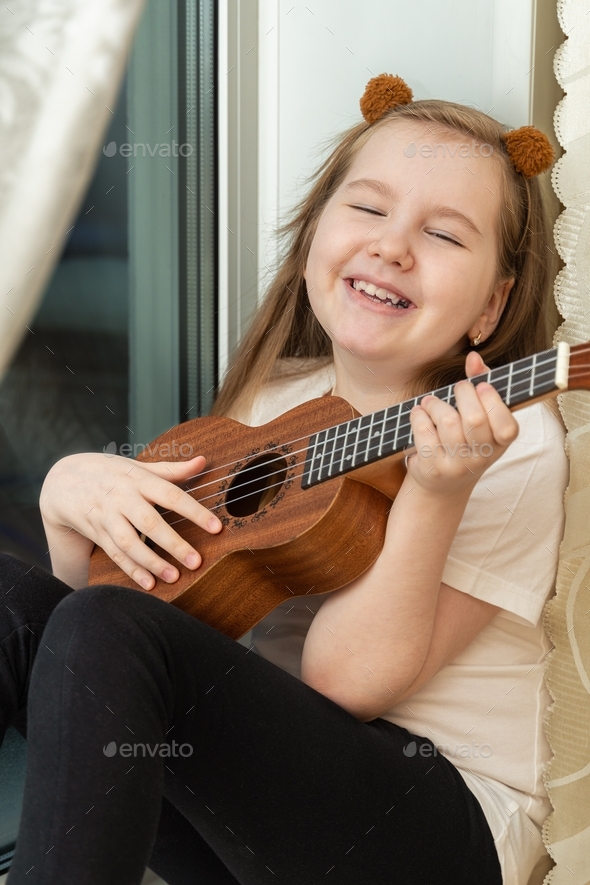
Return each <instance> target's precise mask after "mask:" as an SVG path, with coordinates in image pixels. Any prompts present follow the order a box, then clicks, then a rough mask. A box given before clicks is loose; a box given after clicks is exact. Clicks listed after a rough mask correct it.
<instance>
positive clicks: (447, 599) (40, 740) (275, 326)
mask: <svg viewBox="0 0 590 885" xmlns="http://www.w3.org/2000/svg"><path fill="white" fill-rule="evenodd" d="M411 97H412V96H411V92H410V90H409V89H408V87H407V86H406V84H404V83H403V81H401V80H399V78H393V77H389V76H387V75H382V76H381V77H379V78H376V79H375V80H373V81H371V82H370V83H369V85H368V87H367V91H366V93H365V96H364V97H363V100H362V102H361V108H362V110H363V114H364V117H365V121H364V122H363V123H361V124H359V125H357V126H354V127H353V128H352V129H351V130H350V131H349V132H347V133H345V135H344V137H342V138H341V139H340V140H339V143H338V144H337V145H336V147H335V149H334V150H333V152H332V154H331V156H330V157H329V158H328V160H327V161H326V162H325V163H324V164H323V166H322V167H321V168H320V170H319V171H318V173H317V176H316V178H315V182H314V183H313V186H312V188H311V190H310V193H309V195H308V196H307V197H306V199H304V200H303V202H302V204H301V205H300V206H299V208H298V209H297V210H296V212H295V213H294V216H293V218H292V219H291V221H290V222H289V224H288V225H287V226H286V227H285V228H284V233H286V234H287V235H288V236H289V240H288V247H287V250H286V252H285V255H284V258H283V260H282V263H281V265H280V267H279V269H278V272H277V274H276V277H275V279H274V281H273V282H272V284H271V286H270V288H269V291H268V293H267V297H266V299H265V301H264V303H263V304H262V306H261V307H260V309H259V311H258V313H257V315H256V316H255V318H254V321H253V323H252V325H251V328H250V331H249V332H248V334H247V335H246V336H245V338H244V340H243V341H242V343H241V346H240V347H239V349H238V352H237V355H236V357H235V361H234V363H233V366H232V367H231V370H230V371H229V372H228V375H227V378H226V381H225V383H224V385H223V387H222V389H221V391H220V394H219V396H218V399H217V401H216V404H215V408H214V414H217V415H226V416H230V417H233V418H235V419H239V420H241V421H242V422H244V423H250V424H262V423H266V422H267V421H269V420H272V419H273V418H274V417H276V416H278V415H280V414H281V413H283V412H284V411H286V410H288V409H290V408H292V407H294V406H296V405H298V404H299V403H301V402H304V401H305V400H308V399H310V398H313V397H316V396H321V395H323V394H329V393H331V394H332V395H337V396H341V397H343V398H344V399H345V400H347V401H348V402H349V403H351V404H352V405H353V406H354V407H355V408H356V409H357V410H358V412H360V413H361V414H368V413H371V412H374V411H376V410H378V409H381V408H385V407H387V406H390V405H392V404H394V403H398V402H402V401H404V400H405V399H407V398H409V397H410V396H416V395H418V394H425V392H427V391H429V390H434V389H436V388H437V387H439V386H441V385H443V384H451V383H454V382H458V383H456V384H455V387H454V392H455V397H456V403H457V408H456V409H455V408H453V407H452V406H451V405H449V404H448V403H446V402H444V401H443V400H442V399H438V398H437V397H435V396H424V397H423V398H422V399H421V401H420V404H419V405H417V406H416V407H415V408H413V409H412V412H411V425H412V430H413V434H414V442H415V447H416V449H415V452H414V453H413V454H411V455H410V456H409V457H408V458H407V475H406V477H405V479H404V481H403V485H402V487H401V490H400V492H399V494H398V496H397V498H396V499H395V503H394V504H393V506H392V508H391V511H390V513H389V516H388V524H387V531H386V537H385V542H384V546H383V550H382V552H381V554H380V556H379V557H378V559H377V560H376V562H375V563H374V565H373V566H372V567H371V568H369V569H368V570H367V571H366V572H365V573H364V574H363V575H361V576H360V577H359V578H357V579H356V580H354V581H353V582H352V583H350V584H349V585H347V586H346V587H344V588H342V589H341V590H338V591H335V592H333V593H329V594H324V595H323V596H311V597H304V598H297V599H294V600H293V603H292V604H291V603H289V604H288V605H287V604H284V605H281V606H279V608H277V609H276V610H275V611H273V612H272V613H271V614H270V615H268V616H267V617H266V618H265V619H264V620H263V621H262V622H261V623H260V624H259V625H257V627H256V628H255V630H254V633H253V642H254V644H253V648H251V649H246V648H245V647H244V646H243V645H241V644H239V643H236V642H233V641H232V640H230V639H229V638H228V637H226V636H225V635H223V634H221V633H219V632H218V631H216V630H214V629H213V628H211V627H209V626H208V625H206V624H203V623H202V622H200V621H199V620H197V619H195V618H192V617H190V616H189V615H187V614H185V613H184V612H182V611H180V610H178V609H176V608H175V607H174V606H171V605H167V604H166V603H164V602H162V601H161V600H159V599H157V598H154V597H151V596H149V595H148V594H143V593H136V592H134V591H133V590H130V589H125V588H121V587H114V586H95V587H85V584H86V581H87V569H88V560H89V556H90V553H91V550H92V547H93V543H97V544H99V545H100V546H101V547H102V548H103V549H104V550H105V551H106V552H107V553H108V554H109V555H110V556H111V557H112V559H113V560H114V561H115V562H116V563H117V564H118V565H119V566H120V567H121V568H122V569H123V570H124V571H125V572H126V573H127V574H128V575H130V576H131V577H132V578H133V579H134V580H135V581H136V583H137V584H138V585H141V586H143V587H145V588H150V587H151V586H153V583H154V575H158V576H160V577H162V578H163V579H164V580H166V581H169V582H174V581H175V580H176V579H177V577H178V571H177V569H176V568H175V566H173V565H171V564H169V563H166V562H165V561H164V560H163V559H161V558H160V557H158V556H157V554H156V553H155V552H154V551H153V550H152V549H150V548H149V547H147V546H146V545H145V544H143V543H142V541H141V540H140V538H139V535H138V533H139V532H144V533H146V534H147V535H148V536H149V537H150V538H152V539H153V541H155V542H156V543H157V544H158V545H160V546H161V547H162V548H164V549H165V550H167V551H168V552H169V553H170V554H171V557H172V558H173V560H177V561H179V562H183V563H186V564H187V565H188V566H189V567H190V568H195V569H198V567H199V562H200V558H199V552H198V550H196V549H193V548H191V547H190V545H189V544H188V543H186V542H185V541H184V540H182V539H181V538H180V537H179V536H178V535H177V534H176V532H175V531H174V529H173V528H172V527H170V526H169V525H167V524H166V523H165V522H164V521H163V520H162V518H161V517H160V515H159V514H158V512H157V511H156V510H155V507H154V505H161V506H163V507H166V508H171V509H173V510H175V511H176V512H178V513H179V514H181V515H182V516H185V517H188V518H190V519H192V520H193V521H194V522H196V523H197V524H198V525H199V526H201V527H202V528H203V529H205V530H206V531H209V532H212V533H215V532H219V531H221V530H222V527H221V524H220V522H219V520H218V519H217V518H216V517H214V516H212V514H211V513H210V511H208V510H207V509H206V508H204V507H203V506H202V505H200V504H199V503H198V502H197V501H196V500H194V499H193V498H192V497H191V496H189V495H188V494H186V493H185V492H184V491H183V490H182V489H181V488H179V486H178V483H181V482H182V481H186V480H187V479H188V478H189V477H190V476H191V475H195V473H197V472H200V471H202V470H203V469H204V466H205V465H204V460H203V458H202V457H200V456H197V457H196V458H193V459H191V460H189V461H187V462H185V463H173V462H170V463H163V462H160V463H156V464H147V463H146V464H143V463H141V464H140V463H137V464H134V465H132V466H130V465H129V461H128V460H127V459H124V458H118V457H114V458H110V459H105V458H104V456H103V455H100V454H85V455H74V456H70V457H68V458H65V459H63V460H62V461H60V462H58V463H57V464H56V465H55V466H54V467H53V468H52V470H51V471H50V473H49V474H48V476H47V479H46V482H45V484H44V487H43V491H42V495H41V508H42V514H43V519H44V522H45V527H46V532H47V537H48V541H49V546H50V548H51V561H52V566H53V572H54V574H53V576H49V575H46V574H44V573H42V572H40V571H38V570H37V569H35V568H33V569H30V568H28V567H27V566H25V565H23V564H22V563H20V562H18V561H17V560H15V559H13V558H11V557H9V556H4V557H3V563H2V572H1V577H2V585H3V587H2V589H3V593H4V597H3V598H4V599H7V600H9V602H7V604H6V607H5V608H4V609H3V611H2V613H1V614H0V643H1V644H0V648H1V649H2V655H1V656H0V717H1V718H0V729H1V731H0V733H3V731H4V729H5V728H6V727H7V726H8V725H9V724H11V723H13V724H15V725H16V726H17V727H18V728H19V730H20V731H21V733H23V734H24V733H26V736H27V739H28V745H29V749H28V764H27V776H26V785H25V797H24V805H23V815H22V823H21V828H20V832H19V837H18V843H17V849H16V854H15V858H14V862H13V866H12V869H11V872H10V874H9V877H8V881H9V883H10V885H21V883H25V882H26V883H41V882H42V883H43V885H50V883H58V882H59V883H60V885H61V883H76V885H106V883H108V885H119V883H120V885H129V883H138V882H140V880H141V877H142V874H143V872H144V869H145V867H146V865H148V864H149V865H150V866H151V867H152V868H153V869H154V870H155V871H156V872H158V873H159V874H160V875H161V876H162V877H163V878H164V879H165V880H166V881H167V882H168V883H170V885H189V883H199V885H203V883H212V885H213V883H215V885H221V883H224V885H225V883H228V885H229V883H236V882H239V883H243V885H260V883H263V882H271V881H274V882H277V883H279V882H280V883H284V885H295V883H297V885H315V883H319V882H325V881H328V882H330V881H331V882H334V883H338V885H352V883H354V885H358V883H359V882H370V883H371V885H380V883H383V885H385V883H390V882H392V881H399V882H403V883H404V885H409V883H415V885H426V883H428V885H430V883H435V882H436V883H439V882H450V883H453V885H463V883H464V885H467V883H473V882H478V883H481V885H500V883H502V882H503V883H505V885H527V883H528V882H529V881H530V882H533V881H539V882H540V881H541V879H542V873H543V870H544V869H545V868H546V861H547V855H546V853H545V851H544V848H543V844H542V840H541V835H540V827H541V825H542V823H543V820H544V818H545V817H546V816H547V814H548V813H549V811H550V805H549V803H548V799H547V795H546V792H545V790H544V786H543V782H542V771H543V765H544V763H545V762H546V761H547V760H548V759H549V758H550V750H549V747H548V744H547V742H546V739H545V736H544V733H543V728H542V717H543V713H544V710H545V708H546V707H547V705H548V703H549V701H550V698H549V696H548V694H547V692H546V690H545V687H544V685H543V663H544V658H545V655H546V653H547V652H548V651H549V649H550V644H549V642H548V640H547V638H546V636H545V634H544V631H543V628H542V625H541V623H540V615H541V612H542V608H543V605H544V603H545V601H546V599H547V597H548V596H549V594H550V593H551V590H552V585H553V581H554V577H555V571H556V564H557V548H558V545H559V541H560V538H561V533H562V530H563V508H562V498H563V491H564V488H565V486H566V483H567V461H566V457H565V454H564V447H563V433H564V432H563V427H562V425H561V424H560V422H559V419H558V417H557V416H556V413H555V411H554V410H552V409H551V408H548V407H547V406H546V405H544V404H543V403H538V404H535V405H533V406H531V407H529V408H527V409H524V410H522V411H519V412H517V413H516V415H513V414H512V413H511V412H510V411H509V409H508V408H507V407H506V406H505V405H504V404H503V402H502V399H501V398H500V395H499V394H498V393H497V391H496V390H495V389H494V388H493V387H492V386H491V385H490V384H487V383H479V384H477V385H476V386H474V385H473V384H471V382H470V381H468V380H465V375H467V377H468V378H469V377H472V376H473V375H476V374H479V373H481V372H484V371H486V370H487V368H488V367H494V366H499V365H502V364H504V363H506V362H508V361H511V360H515V359H518V358H520V357H523V356H525V355H528V354H531V353H534V352H537V351H539V350H542V349H544V348H546V347H548V346H549V342H548V338H547V330H546V320H545V317H546V314H547V310H548V304H549V301H548V299H549V291H550V290H549V283H550V274H549V269H548V267H547V254H548V251H547V247H548V234H547V225H546V222H545V216H544V209H543V204H542V200H541V194H540V189H539V184H538V181H537V180H536V179H535V177H534V175H535V174H536V173H537V172H539V171H541V170H542V169H544V168H547V165H548V163H549V162H550V159H551V151H550V148H548V143H547V141H546V139H545V138H544V136H542V135H541V133H539V132H538V131H537V130H533V129H531V127H524V128H523V129H522V130H519V131H517V132H516V133H507V132H506V130H505V127H503V126H502V125H500V124H499V123H497V122H496V121H494V120H493V119H491V118H490V117H488V116H486V115H485V114H483V113H480V112H478V111H475V110H473V109H471V108H467V107H463V106H460V105H456V104H451V103H448V102H444V101H435V100H432V101H419V102H412V101H411ZM462 378H463V379H464V380H461V379H462ZM304 432H305V428H302V433H304ZM457 452H460V453H461V455H458V454H457ZM484 452H485V453H486V454H485V455H484V454H483V453H484ZM453 453H454V454H453ZM355 519H356V522H357V525H356V528H355V531H358V532H362V531H370V528H371V513H369V512H367V513H363V514H355ZM352 555H353V554H352ZM72 588H74V589H77V588H83V589H80V590H79V591H78V592H76V593H73V592H71V589H72ZM252 651H253V652H254V653H251V652H252ZM33 662H34V666H33ZM27 699H28V703H27ZM534 870H535V873H533V871H534ZM535 877H536V878H535Z"/></svg>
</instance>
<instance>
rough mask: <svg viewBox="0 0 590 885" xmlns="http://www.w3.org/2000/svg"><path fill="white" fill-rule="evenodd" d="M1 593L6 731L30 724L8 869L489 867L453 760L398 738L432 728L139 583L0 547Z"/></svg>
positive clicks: (93, 882)
mask: <svg viewBox="0 0 590 885" xmlns="http://www.w3.org/2000/svg"><path fill="white" fill-rule="evenodd" d="M0 598H1V600H2V606H1V610H0V739H1V738H2V736H3V735H4V732H5V730H6V728H7V727H8V725H10V724H11V723H12V724H15V725H16V726H17V727H18V729H19V730H20V731H21V733H25V736H26V737H27V740H28V754H27V756H28V761H27V772H26V782H25V793H24V802H23V813H22V821H21V825H20V830H19V834H18V840H17V847H16V853H15V856H14V861H13V865H12V868H11V870H10V873H9V876H8V883H9V885H25V883H26V885H41V883H42V885H58V883H59V885H134V883H139V882H140V881H141V878H142V875H143V873H144V871H145V868H146V866H148V865H149V866H150V867H151V868H152V869H153V870H154V871H155V872H157V873H158V874H159V875H160V876H162V878H163V879H164V880H165V881H166V882H168V883H169V885H235V883H236V882H239V883H242V885H263V883H271V882H272V883H275V885H316V883H326V882H327V883H332V885H365V883H366V885H386V883H387V885H392V883H400V885H440V883H446V882H449V883H453V885H468V883H469V885H474V883H477V885H501V883H502V877H501V872H500V865H499V861H498V856H497V853H496V849H495V846H494V842H493V839H492V835H491V832H490V830H489V827H488V824H487V822H486V819H485V817H484V814H483V812H482V809H481V807H480V805H479V803H478V802H477V800H476V798H475V797H474V795H473V794H472V793H471V792H470V790H469V789H468V788H467V786H466V785H465V782H464V781H463V779H462V777H461V776H460V774H459V773H458V772H457V770H456V769H455V767H454V766H453V764H452V763H451V762H449V761H448V760H447V759H445V758H444V757H443V756H442V755H440V754H437V755H431V756H430V757H428V756H426V755H422V754H421V753H420V752H417V753H415V754H414V755H408V756H406V755H405V754H404V752H403V748H404V747H405V746H406V745H407V744H409V743H410V742H411V741H412V740H415V741H417V743H418V746H420V745H422V744H426V745H428V746H430V747H432V744H431V742H430V741H428V740H427V739H426V738H423V737H418V736H416V735H412V734H410V732H408V731H407V730H406V729H404V728H400V727H398V726H396V725H393V724H392V723H390V722H387V721H386V720H384V719H375V720H373V721H372V722H368V723H363V722H360V721H359V720H357V719H356V718H355V717H354V716H351V715H350V714H349V713H347V712H346V711H345V710H343V709H342V708H341V707H339V706H338V705H337V704H335V703H333V702H332V701H330V700H329V699H328V698H326V697H324V696H323V695H321V694H320V693H319V692H316V691H315V690H314V689H312V688H310V687H309V686H307V685H305V684H303V683H302V682H300V681H299V680H297V679H295V678H294V677H293V676H291V675H290V674H288V673H286V672H284V671H283V670H281V669H280V668H279V667H276V666H275V665H274V664H271V663H270V662H269V661H266V660H264V659H263V658H261V657H260V656H258V655H257V654H256V653H255V652H254V651H251V650H248V649H247V648H245V647H244V646H243V645H241V644H240V643H238V642H234V641H233V640H231V639H229V638H228V637H227V636H225V635H223V634H222V633H220V632H218V631H217V630H214V629H213V628H212V627H209V626H208V625H206V624H204V623H202V622H201V621H199V620H197V619H195V618H192V617H191V616H189V615H187V614H185V613H184V612H181V611H180V610H179V609H177V608H175V607H174V606H172V605H170V604H168V603H165V602H162V601H161V600H159V599H156V598H153V597H151V596H149V595H148V594H145V593H142V592H140V591H136V590H129V589H125V588H122V587H114V586H101V587H88V588H85V589H83V590H79V591H77V592H75V593H74V592H72V591H71V590H70V588H69V587H67V586H66V585H65V584H63V583H62V582H61V581H58V580H57V579H56V578H53V577H51V575H49V574H46V573H45V572H43V571H40V570H39V569H37V568H30V566H28V565H24V564H23V563H22V562H19V560H17V559H14V558H13V557H11V556H7V555H4V554H2V555H0ZM27 697H28V708H27ZM173 742H174V743H173ZM125 745H128V746H127V747H126V746H125ZM156 745H158V746H157V747H156ZM167 752H170V754H171V755H170V756H169V757H168V756H167V755H165V754H166V753H167ZM431 752H432V750H431Z"/></svg>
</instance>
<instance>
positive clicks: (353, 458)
mask: <svg viewBox="0 0 590 885" xmlns="http://www.w3.org/2000/svg"><path fill="white" fill-rule="evenodd" d="M360 430H361V419H360V418H357V427H356V439H355V441H354V448H353V450H352V463H353V464H354V465H355V466H356V450H357V446H358V444H359V433H360Z"/></svg>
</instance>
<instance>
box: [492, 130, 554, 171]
mask: <svg viewBox="0 0 590 885" xmlns="http://www.w3.org/2000/svg"><path fill="white" fill-rule="evenodd" d="M502 138H503V139H504V142H505V143H506V149H507V151H508V156H509V157H510V159H511V160H512V165H513V166H514V168H515V169H516V171H517V172H522V174H523V175H524V177H525V178H532V177H533V176H534V175H539V173H541V172H545V171H546V170H547V169H549V167H550V166H551V164H552V163H553V161H554V159H555V152H554V150H553V148H552V147H551V142H550V141H549V139H548V138H547V136H546V135H545V134H544V133H543V132H541V130H540V129H537V128H536V127H535V126H521V127H520V129H513V130H512V132H506V133H505V134H504V135H503V136H502Z"/></svg>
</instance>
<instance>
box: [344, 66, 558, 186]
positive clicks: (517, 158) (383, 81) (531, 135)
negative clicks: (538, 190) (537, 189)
mask: <svg viewBox="0 0 590 885" xmlns="http://www.w3.org/2000/svg"><path fill="white" fill-rule="evenodd" d="M412 98H413V94H412V90H411V89H410V87H409V86H408V84H407V83H405V82H404V81H403V80H402V78H401V77H394V76H393V75H392V74H380V75H379V76H378V77H373V78H372V79H371V80H369V82H368V83H367V86H366V88H365V92H364V95H363V97H362V98H361V101H360V106H361V113H362V115H363V117H364V118H365V120H366V121H367V123H375V122H376V121H377V120H379V118H380V117H382V116H383V114H385V113H386V111H389V110H390V109H391V108H395V107H397V105H401V104H410V102H411V101H412ZM502 139H503V141H504V144H505V145H506V151H507V153H508V156H509V157H510V160H511V162H512V165H513V166H514V168H515V169H516V171H517V172H521V173H522V174H523V175H524V177H525V178H532V177H533V176H534V175H539V173H540V172H545V171H546V170H547V169H549V167H550V166H551V164H552V163H553V161H554V159H555V153H554V151H553V148H552V146H551V143H550V141H549V139H548V138H547V136H546V135H545V134H544V133H543V132H541V131H540V129H536V128H535V126H521V127H520V129H513V130H512V131H511V132H505V133H504V134H503V135H502Z"/></svg>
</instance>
